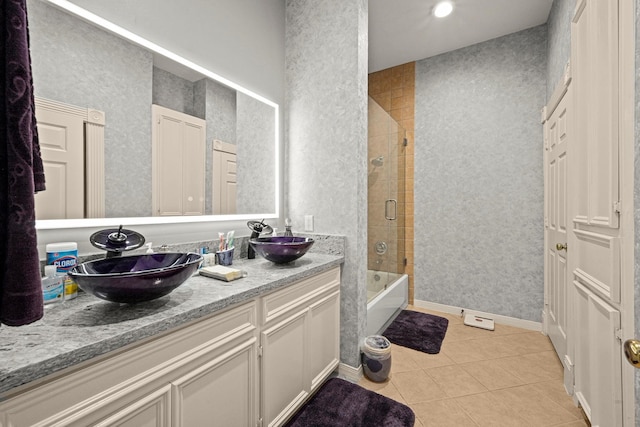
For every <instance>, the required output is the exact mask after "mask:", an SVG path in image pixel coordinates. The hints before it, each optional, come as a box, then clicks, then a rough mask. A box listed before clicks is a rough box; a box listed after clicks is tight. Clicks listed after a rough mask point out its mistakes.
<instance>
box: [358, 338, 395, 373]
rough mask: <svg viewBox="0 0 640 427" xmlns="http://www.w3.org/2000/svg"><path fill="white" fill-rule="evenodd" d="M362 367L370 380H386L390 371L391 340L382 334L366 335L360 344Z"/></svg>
mask: <svg viewBox="0 0 640 427" xmlns="http://www.w3.org/2000/svg"><path fill="white" fill-rule="evenodd" d="M362 367H363V369H364V374H365V376H366V377H367V378H369V379H370V380H371V381H374V382H383V381H386V380H387V378H389V372H390V371H391V342H390V341H389V340H388V339H386V338H385V337H383V336H382V335H370V336H368V337H366V338H365V339H364V343H363V345H362Z"/></svg>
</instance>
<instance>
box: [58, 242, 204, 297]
mask: <svg viewBox="0 0 640 427" xmlns="http://www.w3.org/2000/svg"><path fill="white" fill-rule="evenodd" d="M200 261H202V256H201V255H198V254H196V253H154V254H146V255H134V256H123V257H114V258H105V259H99V260H96V261H89V262H85V263H82V264H80V265H78V266H76V267H74V268H72V269H71V270H70V271H69V273H68V274H69V276H71V277H72V278H73V280H75V281H76V283H77V284H78V286H79V287H80V289H82V290H83V291H85V292H87V293H89V294H91V295H94V296H96V297H98V298H102V299H104V300H107V301H112V302H120V303H129V304H131V303H137V302H143V301H150V300H154V299H156V298H160V297H162V296H165V295H167V294H169V293H171V291H173V290H174V289H175V288H177V287H178V286H180V285H181V284H182V283H184V281H185V280H187V279H188V278H189V277H190V276H191V275H192V274H193V273H194V272H195V271H196V269H197V268H198V264H200Z"/></svg>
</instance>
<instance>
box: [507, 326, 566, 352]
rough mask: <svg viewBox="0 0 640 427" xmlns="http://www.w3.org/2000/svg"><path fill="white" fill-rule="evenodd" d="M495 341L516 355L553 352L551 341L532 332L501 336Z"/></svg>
mask: <svg viewBox="0 0 640 427" xmlns="http://www.w3.org/2000/svg"><path fill="white" fill-rule="evenodd" d="M495 341H496V342H499V343H500V344H502V345H508V346H509V347H510V348H511V350H512V351H514V352H516V353H517V354H530V353H539V352H542V351H553V345H552V344H551V340H549V338H548V337H546V336H544V335H542V333H540V332H533V331H532V332H527V333H522V334H512V335H501V336H498V337H496V339H495Z"/></svg>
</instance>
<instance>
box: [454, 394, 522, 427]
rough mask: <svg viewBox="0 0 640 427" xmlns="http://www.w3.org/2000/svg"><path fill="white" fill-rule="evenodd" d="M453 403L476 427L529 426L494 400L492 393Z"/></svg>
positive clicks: (472, 396) (498, 400)
mask: <svg viewBox="0 0 640 427" xmlns="http://www.w3.org/2000/svg"><path fill="white" fill-rule="evenodd" d="M454 401H455V402H456V403H457V404H458V405H460V406H461V407H462V408H463V409H464V411H465V412H466V413H467V415H469V417H470V418H471V419H472V420H473V421H474V422H475V423H476V424H477V425H478V426H483V427H484V426H491V427H494V426H495V427H520V426H530V424H528V423H527V421H526V420H525V419H524V418H522V417H520V415H519V414H518V413H517V412H516V411H515V410H514V409H513V408H511V407H510V406H509V405H507V404H506V403H505V402H504V401H502V400H500V399H498V398H496V397H495V396H494V395H493V394H492V392H487V393H480V394H474V395H470V396H463V397H457V398H455V399H454Z"/></svg>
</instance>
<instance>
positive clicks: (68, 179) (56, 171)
mask: <svg viewBox="0 0 640 427" xmlns="http://www.w3.org/2000/svg"><path fill="white" fill-rule="evenodd" d="M36 118H37V122H38V136H39V140H40V151H41V156H42V162H43V165H44V173H45V179H46V186H47V190H46V191H41V192H39V193H37V194H36V196H35V204H36V209H35V210H36V219H38V220H42V219H70V218H83V217H84V120H83V119H82V117H79V116H75V115H72V114H66V113H64V112H60V111H55V110H52V109H48V108H44V107H42V106H36Z"/></svg>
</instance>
